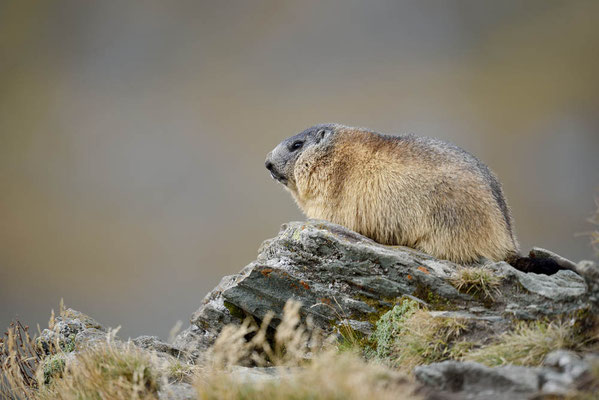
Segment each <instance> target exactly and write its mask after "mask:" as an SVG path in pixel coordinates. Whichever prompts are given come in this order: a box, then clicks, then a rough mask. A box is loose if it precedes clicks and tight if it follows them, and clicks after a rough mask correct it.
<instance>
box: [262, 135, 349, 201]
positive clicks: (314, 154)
mask: <svg viewBox="0 0 599 400" xmlns="http://www.w3.org/2000/svg"><path fill="white" fill-rule="evenodd" d="M338 127H339V126H338V125H335V124H323V125H316V126H313V127H311V128H308V129H306V130H305V131H303V132H302V133H298V134H297V135H295V136H292V137H290V138H288V139H285V140H283V141H282V142H281V143H280V144H279V145H278V146H277V147H275V148H274V150H273V151H271V152H270V153H268V155H267V156H266V163H265V165H266V168H267V169H268V170H269V171H270V175H271V176H272V177H273V178H274V179H276V180H277V181H279V182H280V183H282V184H283V185H285V186H286V187H287V188H288V189H289V190H291V192H293V193H295V192H296V191H297V187H296V176H297V174H298V173H299V171H301V170H304V171H305V170H306V169H310V168H311V167H312V165H313V163H314V161H315V160H317V159H319V158H320V157H319V156H321V155H323V154H325V153H326V149H327V148H328V147H329V146H331V143H332V138H333V136H334V134H335V131H336V129H337V128H338ZM296 166H301V168H296Z"/></svg>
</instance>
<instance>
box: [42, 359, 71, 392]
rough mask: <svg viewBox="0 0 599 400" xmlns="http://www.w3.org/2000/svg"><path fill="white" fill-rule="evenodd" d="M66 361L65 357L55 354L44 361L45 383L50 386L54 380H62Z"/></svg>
mask: <svg viewBox="0 0 599 400" xmlns="http://www.w3.org/2000/svg"><path fill="white" fill-rule="evenodd" d="M64 367H65V360H64V355H62V354H54V355H52V356H49V357H47V358H46V359H45V360H44V365H43V368H42V371H43V383H44V385H49V384H50V383H51V382H52V380H53V379H55V378H61V377H62V373H63V372H64Z"/></svg>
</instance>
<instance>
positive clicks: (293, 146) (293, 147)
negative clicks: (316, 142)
mask: <svg viewBox="0 0 599 400" xmlns="http://www.w3.org/2000/svg"><path fill="white" fill-rule="evenodd" d="M303 145H304V142H302V141H301V140H296V141H295V142H293V143H292V144H291V147H289V150H291V151H296V150H299V149H301V148H302V146H303Z"/></svg>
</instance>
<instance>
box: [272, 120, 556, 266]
mask: <svg viewBox="0 0 599 400" xmlns="http://www.w3.org/2000/svg"><path fill="white" fill-rule="evenodd" d="M266 168H267V169H268V170H269V171H270V174H271V175H272V177H273V178H274V179H276V180H277V181H279V182H280V183H282V184H283V185H284V186H285V187H286V188H287V189H288V190H289V191H290V192H291V194H292V195H293V198H294V199H295V201H296V202H297V204H298V205H299V207H300V208H301V209H302V210H303V212H304V213H305V214H306V216H307V217H308V218H314V219H324V220H327V221H331V222H334V223H337V224H339V225H343V226H345V227H347V228H349V229H351V230H353V231H356V232H358V233H360V234H362V235H364V236H367V237H369V238H371V239H373V240H375V241H377V242H379V243H382V244H386V245H402V246H408V247H411V248H414V249H417V250H420V251H423V252H425V253H428V254H430V255H432V256H434V257H436V258H440V259H446V260H450V261H453V262H456V263H460V264H469V263H475V262H479V261H480V260H481V259H485V258H486V259H489V260H493V261H501V260H505V261H508V262H509V263H510V264H512V265H513V266H515V267H516V268H518V269H521V270H524V271H534V272H542V273H554V272H556V271H557V270H559V269H560V267H559V265H557V263H556V262H555V261H554V260H551V259H534V258H530V257H521V256H520V255H519V248H518V242H517V240H516V236H515V234H514V224H513V221H512V216H511V214H510V209H509V207H508V205H507V202H506V200H505V196H504V195H503V190H502V188H501V184H500V183H499V181H498V179H497V177H496V176H495V175H494V174H493V173H492V172H491V171H490V170H489V168H488V167H487V166H486V165H485V164H483V163H482V162H481V161H480V160H479V159H477V158H476V157H475V156H473V155H472V154H470V153H468V152H467V151H465V150H463V149H461V148H459V147H458V146H456V145H453V144H450V143H447V142H444V141H441V140H438V139H433V138H427V137H418V136H414V135H404V136H387V135H381V134H379V133H376V132H373V131H370V130H367V129H362V128H352V127H347V126H343V125H338V124H324V125H316V126H314V127H311V128H309V129H306V130H305V131H303V132H302V133H299V134H297V135H295V136H292V137H290V138H288V139H285V140H284V141H283V142H281V143H280V144H279V145H278V146H277V147H276V148H275V149H274V150H273V151H271V152H270V153H269V154H268V156H267V158H266Z"/></svg>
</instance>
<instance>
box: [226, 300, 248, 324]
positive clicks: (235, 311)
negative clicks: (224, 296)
mask: <svg viewBox="0 0 599 400" xmlns="http://www.w3.org/2000/svg"><path fill="white" fill-rule="evenodd" d="M224 305H225V308H226V309H227V310H229V313H230V314H231V316H233V317H235V318H239V319H241V320H242V319H244V318H245V312H244V311H243V310H242V309H241V308H239V307H237V306H236V305H235V304H233V303H230V302H228V301H226V300H225V301H224Z"/></svg>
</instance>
